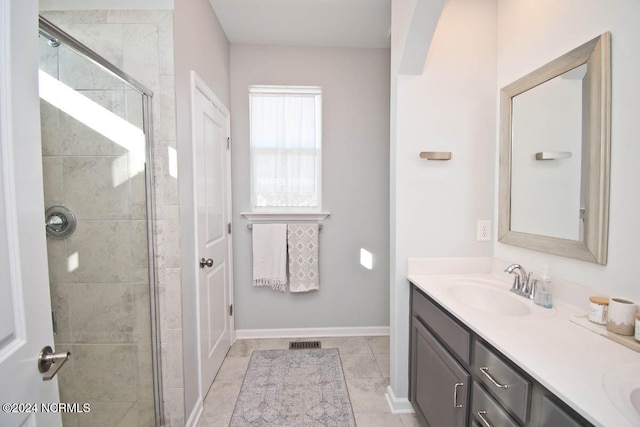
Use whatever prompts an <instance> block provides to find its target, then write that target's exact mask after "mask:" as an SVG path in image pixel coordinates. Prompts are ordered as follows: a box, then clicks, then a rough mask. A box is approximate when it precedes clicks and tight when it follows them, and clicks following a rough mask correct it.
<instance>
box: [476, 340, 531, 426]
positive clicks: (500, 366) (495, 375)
mask: <svg viewBox="0 0 640 427" xmlns="http://www.w3.org/2000/svg"><path fill="white" fill-rule="evenodd" d="M474 349H475V356H474V361H473V362H474V363H473V366H474V371H475V374H476V378H477V379H478V380H479V381H480V382H482V383H483V384H484V385H485V387H486V389H487V390H489V391H490V392H491V394H493V396H495V398H496V399H497V400H498V401H499V402H500V403H501V404H502V406H504V407H505V408H506V409H507V410H508V411H510V412H511V413H513V414H514V416H515V417H516V418H518V419H519V420H520V421H522V422H523V423H526V422H527V421H528V420H529V409H530V401H531V383H530V382H529V381H528V380H527V379H526V378H524V377H523V376H522V375H520V374H519V373H518V372H517V371H516V370H515V369H513V368H512V367H510V366H509V365H508V364H506V363H505V362H504V361H503V360H502V359H501V358H500V357H499V356H498V355H497V354H495V353H494V352H493V351H491V350H490V349H489V348H488V347H486V346H485V345H483V344H482V343H481V342H479V341H476V342H475V347H474Z"/></svg>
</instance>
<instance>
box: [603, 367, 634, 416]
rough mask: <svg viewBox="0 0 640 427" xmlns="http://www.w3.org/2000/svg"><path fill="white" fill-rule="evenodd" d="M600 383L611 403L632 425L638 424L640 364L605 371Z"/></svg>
mask: <svg viewBox="0 0 640 427" xmlns="http://www.w3.org/2000/svg"><path fill="white" fill-rule="evenodd" d="M602 383H603V386H604V392H605V394H606V395H607V397H608V398H609V400H611V403H613V405H614V406H615V407H616V408H617V409H618V410H619V411H620V412H621V413H622V414H623V415H624V416H625V417H626V418H627V419H629V421H631V422H632V423H633V424H634V425H640V364H628V365H622V366H617V367H615V368H613V369H611V370H610V371H607V372H606V373H605V374H604V376H603V378H602Z"/></svg>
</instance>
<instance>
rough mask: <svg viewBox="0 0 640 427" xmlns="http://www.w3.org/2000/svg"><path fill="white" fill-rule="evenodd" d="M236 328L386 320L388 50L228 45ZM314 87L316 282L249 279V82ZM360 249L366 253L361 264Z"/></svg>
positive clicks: (370, 323)
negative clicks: (318, 211) (320, 224)
mask: <svg viewBox="0 0 640 427" xmlns="http://www.w3.org/2000/svg"><path fill="white" fill-rule="evenodd" d="M231 76H232V77H231V121H232V124H231V131H232V136H233V146H232V169H233V175H232V179H233V220H234V224H235V226H234V229H233V230H234V231H233V240H234V263H235V265H234V292H235V301H234V304H235V313H236V314H235V327H236V330H243V329H272V328H312V327H315V328H320V327H360V326H363V327H366V326H387V325H389V287H388V286H389V285H388V277H389V50H388V49H347V48H306V47H305V48H294V47H272V46H269V47H265V46H252V45H232V46H231ZM255 84H267V85H269V84H271V85H316V86H322V90H323V92H322V105H323V108H322V110H323V111H322V114H323V127H322V135H323V138H322V151H323V154H322V162H323V166H322V173H323V179H322V192H323V194H322V200H323V211H330V212H331V216H330V217H328V218H327V219H326V220H325V222H324V228H323V229H322V231H321V232H320V290H319V291H318V292H310V293H303V294H291V293H289V292H287V293H280V292H275V291H272V290H270V289H267V288H253V287H252V283H251V281H252V264H251V262H252V259H251V231H250V230H248V229H247V227H246V224H247V221H246V220H245V219H244V218H243V217H241V216H240V212H246V211H249V210H250V208H251V205H250V194H249V122H248V120H249V109H248V99H249V98H248V87H249V86H250V85H255ZM360 248H365V249H367V250H368V251H370V252H372V253H373V254H374V257H375V264H374V268H373V270H366V269H364V268H363V267H361V266H360Z"/></svg>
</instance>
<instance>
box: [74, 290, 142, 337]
mask: <svg viewBox="0 0 640 427" xmlns="http://www.w3.org/2000/svg"><path fill="white" fill-rule="evenodd" d="M67 286H70V287H71V288H72V289H73V291H72V292H71V295H70V299H71V304H70V307H71V308H70V311H71V313H70V318H71V334H72V337H73V341H74V342H75V343H86V344H89V343H91V344H97V343H132V342H135V334H134V326H135V324H136V323H135V321H136V313H135V310H134V295H133V290H132V286H131V285H129V284H119V283H100V284H76V285H67Z"/></svg>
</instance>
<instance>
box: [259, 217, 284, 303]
mask: <svg viewBox="0 0 640 427" xmlns="http://www.w3.org/2000/svg"><path fill="white" fill-rule="evenodd" d="M253 286H267V287H270V288H273V289H274V290H277V291H283V292H284V291H286V290H287V225H286V224H254V225H253Z"/></svg>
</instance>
